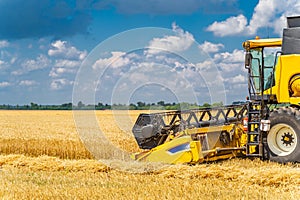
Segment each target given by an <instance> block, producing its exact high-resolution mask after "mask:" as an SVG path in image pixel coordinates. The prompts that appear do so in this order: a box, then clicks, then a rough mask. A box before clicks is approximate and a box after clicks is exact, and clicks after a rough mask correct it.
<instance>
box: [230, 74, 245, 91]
mask: <svg viewBox="0 0 300 200" xmlns="http://www.w3.org/2000/svg"><path fill="white" fill-rule="evenodd" d="M246 80H247V79H246V77H245V75H242V74H238V75H236V76H234V77H231V78H227V79H226V81H227V82H228V83H231V84H236V83H246ZM245 89H246V88H245Z"/></svg>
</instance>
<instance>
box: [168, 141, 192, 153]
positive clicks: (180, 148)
mask: <svg viewBox="0 0 300 200" xmlns="http://www.w3.org/2000/svg"><path fill="white" fill-rule="evenodd" d="M188 149H190V143H185V144H181V145H178V146H176V147H173V148H171V149H169V150H168V152H170V153H177V152H180V151H184V150H188Z"/></svg>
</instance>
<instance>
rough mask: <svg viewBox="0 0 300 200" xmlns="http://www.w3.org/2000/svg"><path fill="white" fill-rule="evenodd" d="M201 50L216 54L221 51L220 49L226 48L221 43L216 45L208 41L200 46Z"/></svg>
mask: <svg viewBox="0 0 300 200" xmlns="http://www.w3.org/2000/svg"><path fill="white" fill-rule="evenodd" d="M198 47H199V49H200V50H203V51H205V52H207V53H216V52H218V51H220V49H222V48H224V45H223V44H221V43H218V44H214V43H211V42H208V41H205V42H204V43H203V44H200V45H199V46H198Z"/></svg>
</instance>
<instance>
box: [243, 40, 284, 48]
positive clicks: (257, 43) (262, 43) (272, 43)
mask: <svg viewBox="0 0 300 200" xmlns="http://www.w3.org/2000/svg"><path fill="white" fill-rule="evenodd" d="M281 45H282V39H281V38H269V39H254V40H247V41H245V42H243V47H244V49H246V50H250V49H255V48H261V47H281Z"/></svg>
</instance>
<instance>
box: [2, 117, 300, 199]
mask: <svg viewBox="0 0 300 200" xmlns="http://www.w3.org/2000/svg"><path fill="white" fill-rule="evenodd" d="M124 112H125V111H122V112H121V111H120V112H119V115H128V114H126V113H124ZM126 112H128V111H126ZM138 114H139V112H137V111H130V112H129V115H128V116H127V119H126V120H125V121H128V118H130V120H131V121H132V122H131V123H134V121H135V119H136V118H137V116H138ZM96 116H97V120H98V122H99V126H100V127H101V129H102V130H103V132H105V134H106V135H107V137H108V138H109V139H110V140H111V141H112V143H113V144H114V145H116V146H118V147H119V148H121V149H123V150H124V151H126V152H129V153H130V152H136V151H139V149H138V146H137V145H136V143H135V141H134V138H133V137H132V135H131V133H130V130H128V129H130V127H132V126H131V124H130V125H125V127H122V126H121V127H120V126H119V125H118V123H123V122H120V121H119V122H116V121H118V120H120V118H118V120H116V118H115V117H114V116H113V113H112V112H111V111H97V112H96ZM130 120H129V121H130ZM0 126H1V129H0V152H1V155H0V177H1V178H0V198H2V199H50V198H51V199H52V198H60V199H74V198H77V199H85V198H89V199H298V197H300V166H299V165H297V164H286V165H282V164H278V163H272V162H266V161H265V162H263V161H260V160H258V159H255V160H249V159H231V160H226V161H222V162H216V163H206V164H200V165H195V166H189V165H160V164H153V163H152V164H147V163H137V162H125V161H120V160H114V159H111V160H102V162H98V161H96V160H94V159H91V158H92V157H93V156H92V155H91V154H90V153H89V152H88V151H87V150H86V148H85V146H84V145H83V144H82V143H81V140H80V138H79V136H78V134H77V132H76V127H75V125H74V120H73V116H72V112H70V111H1V112H0ZM126 126H127V127H126ZM92 130H93V128H91V131H92ZM103 151H104V153H105V151H106V150H105V149H103ZM16 154H17V155H16ZM104 163H105V164H107V165H105V164H104ZM131 172H135V173H131Z"/></svg>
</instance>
